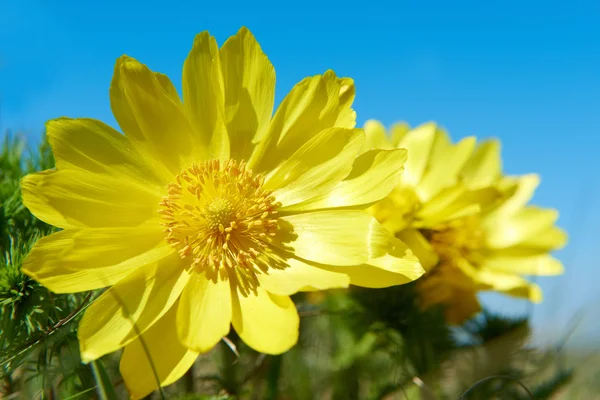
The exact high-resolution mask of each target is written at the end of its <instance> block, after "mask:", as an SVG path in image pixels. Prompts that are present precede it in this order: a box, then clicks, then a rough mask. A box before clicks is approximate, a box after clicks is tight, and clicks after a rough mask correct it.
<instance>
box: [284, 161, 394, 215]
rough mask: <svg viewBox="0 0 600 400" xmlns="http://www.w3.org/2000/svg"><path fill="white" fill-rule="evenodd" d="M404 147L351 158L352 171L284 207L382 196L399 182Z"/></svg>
mask: <svg viewBox="0 0 600 400" xmlns="http://www.w3.org/2000/svg"><path fill="white" fill-rule="evenodd" d="M405 162H406V150H404V149H396V150H369V151H367V152H366V153H363V154H361V155H360V156H358V157H357V158H356V159H355V160H354V164H353V165H352V170H351V171H350V173H349V174H348V176H346V177H345V178H344V180H342V181H340V182H339V183H338V184H337V185H335V186H334V187H333V189H331V190H330V191H328V192H326V193H324V194H323V195H321V196H317V197H314V198H312V199H310V200H308V201H305V202H302V203H299V204H296V205H294V206H291V207H287V208H286V210H316V209H319V208H337V207H349V206H366V205H368V204H372V203H374V202H376V201H378V200H381V199H383V198H384V197H386V196H387V195H388V194H390V192H391V191H392V190H393V189H394V188H395V187H396V186H397V185H398V183H399V182H400V177H401V174H402V171H403V169H404V168H403V165H404V163H405Z"/></svg>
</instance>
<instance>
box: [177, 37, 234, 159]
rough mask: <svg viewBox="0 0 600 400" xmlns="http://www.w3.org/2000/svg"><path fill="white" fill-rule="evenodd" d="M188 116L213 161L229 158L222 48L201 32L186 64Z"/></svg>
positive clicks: (184, 80)
mask: <svg viewBox="0 0 600 400" xmlns="http://www.w3.org/2000/svg"><path fill="white" fill-rule="evenodd" d="M182 87H183V104H184V107H185V113H186V115H187V116H188V118H189V120H190V123H191V125H192V126H193V128H194V131H195V132H196V134H197V136H198V140H199V142H200V143H201V145H202V146H203V147H204V148H206V149H208V154H209V157H210V158H216V159H227V158H229V137H228V136H227V130H226V127H225V121H224V113H225V99H224V96H225V95H224V91H225V88H224V82H223V75H222V73H221V60H220V57H219V48H218V46H217V41H216V40H215V38H214V37H212V36H210V35H209V34H208V32H202V33H200V34H199V35H197V36H196V38H195V39H194V45H193V47H192V50H191V51H190V53H189V54H188V56H187V58H186V60H185V62H184V64H183V84H182Z"/></svg>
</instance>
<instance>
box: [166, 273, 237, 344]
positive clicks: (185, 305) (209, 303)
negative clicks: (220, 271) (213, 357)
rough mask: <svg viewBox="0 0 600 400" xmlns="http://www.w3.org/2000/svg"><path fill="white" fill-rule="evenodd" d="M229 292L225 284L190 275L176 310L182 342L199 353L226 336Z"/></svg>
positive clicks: (229, 311) (229, 316) (227, 284)
mask: <svg viewBox="0 0 600 400" xmlns="http://www.w3.org/2000/svg"><path fill="white" fill-rule="evenodd" d="M230 325H231V292H230V290H229V282H228V281H218V282H216V283H215V282H212V281H209V280H208V279H206V277H205V276H204V275H200V274H198V273H192V275H191V276H190V279H189V281H188V283H187V285H186V287H185V289H183V293H182V294H181V299H180V300H179V309H178V310H177V332H178V334H179V340H180V341H181V343H182V344H183V345H184V346H186V347H188V348H190V349H192V350H194V351H197V352H200V353H204V352H206V351H208V350H210V349H212V348H213V347H214V346H215V345H216V344H217V343H219V341H220V340H221V339H222V338H223V336H226V335H227V334H228V333H229V326H230Z"/></svg>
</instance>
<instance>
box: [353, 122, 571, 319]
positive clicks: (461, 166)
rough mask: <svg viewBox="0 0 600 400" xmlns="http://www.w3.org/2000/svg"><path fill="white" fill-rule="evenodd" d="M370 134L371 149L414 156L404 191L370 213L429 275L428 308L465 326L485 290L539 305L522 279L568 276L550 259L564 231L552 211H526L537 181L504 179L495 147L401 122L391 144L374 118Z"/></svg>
mask: <svg viewBox="0 0 600 400" xmlns="http://www.w3.org/2000/svg"><path fill="white" fill-rule="evenodd" d="M365 131H366V133H367V141H366V144H365V149H371V148H381V149H394V148H406V149H407V150H408V160H407V162H406V164H405V171H404V173H403V174H402V176H401V181H400V184H399V185H398V186H397V187H396V188H395V189H394V190H393V191H392V193H391V194H390V195H389V196H388V197H387V198H386V199H384V200H382V201H381V202H379V203H377V204H375V205H374V206H373V207H371V209H370V210H371V212H372V213H373V215H374V216H375V217H376V218H377V219H378V220H379V221H380V222H382V223H383V224H384V226H386V227H387V228H388V229H390V230H391V231H392V232H393V233H394V234H395V236H396V237H397V238H400V239H401V240H403V241H404V242H405V243H407V244H408V245H409V247H410V248H411V250H413V252H414V253H415V254H416V255H417V256H419V258H420V259H421V262H422V264H423V266H424V267H425V269H426V270H427V271H428V272H427V274H426V275H425V277H424V278H423V279H421V280H419V282H418V288H419V292H420V293H421V297H422V302H423V305H424V306H425V307H427V306H431V305H434V304H443V305H444V306H445V309H446V318H447V320H448V321H449V322H451V323H461V322H462V321H464V320H465V319H467V318H469V317H471V316H472V315H473V314H475V313H477V312H478V311H479V310H480V306H479V302H478V300H477V296H476V293H477V292H479V291H484V290H491V291H498V292H502V293H505V294H508V295H511V296H516V297H522V298H526V299H529V300H531V301H533V302H540V301H541V299H542V294H541V290H540V288H539V287H538V286H537V285H535V284H533V283H530V282H528V281H527V280H526V279H524V278H523V277H522V276H521V275H556V274H560V273H562V271H563V267H562V264H561V263H560V262H559V261H558V260H556V259H555V258H553V257H552V256H550V254H549V253H550V252H551V251H552V250H556V249H559V248H561V247H562V246H563V245H564V244H565V242H566V234H565V233H564V232H563V231H562V230H560V229H559V228H557V227H556V226H554V223H555V222H556V219H557V218H558V212H557V211H556V210H552V209H542V208H538V207H533V206H527V205H526V203H527V202H528V201H529V200H530V199H531V197H532V195H533V192H534V190H535V188H536V186H537V185H538V183H539V179H538V177H537V176H535V175H526V176H522V177H509V176H503V175H502V163H501V158H500V144H499V142H498V141H496V140H489V141H484V142H482V143H480V144H479V145H478V146H476V142H475V138H473V137H469V138H465V139H463V140H461V141H460V142H458V143H456V144H453V143H451V141H450V138H449V137H448V135H447V134H446V133H445V132H444V131H443V130H441V129H440V128H439V127H437V126H436V125H434V124H433V123H427V124H424V125H421V126H419V127H417V128H415V129H409V127H408V126H407V125H406V124H396V125H394V126H393V127H392V128H391V132H390V133H391V136H390V137H388V135H387V134H386V131H385V128H384V127H383V126H382V125H381V123H379V122H377V121H368V122H367V123H366V124H365Z"/></svg>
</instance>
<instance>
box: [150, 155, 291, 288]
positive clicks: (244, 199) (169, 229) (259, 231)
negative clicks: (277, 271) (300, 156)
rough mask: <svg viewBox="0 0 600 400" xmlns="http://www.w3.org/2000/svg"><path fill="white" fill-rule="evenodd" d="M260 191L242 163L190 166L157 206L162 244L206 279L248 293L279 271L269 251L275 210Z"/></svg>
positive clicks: (213, 162)
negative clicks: (262, 276) (268, 273)
mask: <svg viewBox="0 0 600 400" xmlns="http://www.w3.org/2000/svg"><path fill="white" fill-rule="evenodd" d="M262 186H263V177H262V176H260V175H253V173H252V171H251V170H250V169H248V168H247V166H246V163H245V162H244V161H241V162H237V161H234V160H226V161H219V160H210V161H205V162H201V163H198V164H193V165H192V166H191V167H190V168H188V169H186V170H184V171H183V172H181V173H180V174H179V175H177V177H176V180H175V182H172V183H170V184H169V185H167V193H168V194H167V196H165V197H164V198H163V199H162V200H161V202H160V210H159V213H160V214H161V219H162V221H161V225H162V226H163V228H164V232H165V233H166V241H167V242H168V243H169V244H170V245H171V246H173V247H174V248H176V249H177V250H178V252H179V255H180V256H181V258H183V259H189V260H190V265H191V267H192V268H196V269H197V270H198V271H199V272H203V273H204V274H205V275H206V277H207V278H208V279H211V280H213V281H216V280H217V279H222V280H227V279H230V280H233V281H235V282H236V283H238V284H239V287H240V288H241V289H242V290H252V288H255V287H256V286H257V285H258V281H257V278H256V275H257V274H260V273H265V272H266V271H267V269H268V268H270V267H274V268H278V267H281V263H277V262H273V257H274V256H273V255H271V254H269V253H270V252H269V251H268V250H269V243H270V242H271V241H272V239H273V237H274V236H276V234H277V231H278V229H279V219H278V211H277V208H278V207H279V206H280V204H279V203H277V202H276V201H275V198H274V197H273V196H272V194H271V192H270V191H268V190H265V189H263V187H262Z"/></svg>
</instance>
